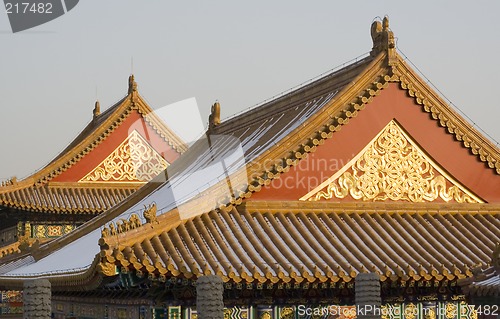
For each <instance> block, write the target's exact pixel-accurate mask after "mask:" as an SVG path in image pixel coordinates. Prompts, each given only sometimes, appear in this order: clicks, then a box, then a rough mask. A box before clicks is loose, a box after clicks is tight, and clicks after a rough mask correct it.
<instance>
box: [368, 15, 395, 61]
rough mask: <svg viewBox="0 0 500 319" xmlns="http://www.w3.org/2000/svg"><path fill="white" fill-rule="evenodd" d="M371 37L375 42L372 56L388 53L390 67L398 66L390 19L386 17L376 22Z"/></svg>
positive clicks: (372, 27)
mask: <svg viewBox="0 0 500 319" xmlns="http://www.w3.org/2000/svg"><path fill="white" fill-rule="evenodd" d="M371 36H372V40H373V48H372V51H371V53H370V54H371V55H372V56H376V55H378V54H379V53H381V52H384V51H385V52H386V53H387V62H388V64H389V66H393V65H395V64H397V61H398V59H397V56H396V41H395V39H394V33H393V32H392V31H391V29H390V28H389V18H388V17H387V16H385V17H384V19H383V20H382V21H378V20H377V21H374V22H373V23H372V26H371Z"/></svg>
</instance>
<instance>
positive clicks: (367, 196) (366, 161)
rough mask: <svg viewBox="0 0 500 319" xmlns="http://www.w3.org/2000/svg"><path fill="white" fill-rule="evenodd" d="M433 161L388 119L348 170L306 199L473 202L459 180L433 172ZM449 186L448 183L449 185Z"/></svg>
mask: <svg viewBox="0 0 500 319" xmlns="http://www.w3.org/2000/svg"><path fill="white" fill-rule="evenodd" d="M434 166H435V164H433V163H432V160H430V159H428V158H427V156H426V155H425V153H423V152H422V151H421V150H420V149H419V148H418V147H417V146H414V145H413V144H412V143H411V142H410V141H409V139H408V138H407V137H406V135H405V133H404V132H403V131H402V129H401V128H400V127H399V126H398V125H397V124H396V122H394V121H391V122H390V123H389V124H388V125H387V126H386V127H385V129H384V130H383V131H382V132H381V133H380V134H379V135H378V137H377V138H376V139H375V140H374V141H373V142H372V143H371V145H369V147H368V148H367V149H365V150H364V152H363V153H362V154H361V156H359V158H358V159H357V160H356V161H355V163H354V164H353V165H352V167H351V168H350V170H347V171H345V172H344V173H343V174H342V175H340V176H339V177H338V178H337V179H336V180H334V181H333V182H331V183H330V184H329V185H328V186H327V188H326V190H324V191H320V192H318V193H316V194H315V195H314V196H313V197H311V198H309V200H313V201H316V200H320V199H322V198H324V199H330V198H333V197H336V198H344V197H346V196H347V195H351V196H352V197H353V198H354V199H362V200H365V201H377V200H382V201H383V200H388V199H389V200H394V201H398V200H404V201H410V202H425V201H429V202H431V201H434V200H436V199H437V198H441V199H442V200H444V201H446V202H448V201H450V200H455V201H456V202H459V203H463V202H467V203H476V202H479V200H478V199H477V198H475V197H473V196H471V195H469V194H467V193H465V192H464V191H463V188H461V187H459V185H458V183H456V182H453V181H450V179H446V178H445V177H444V176H442V175H438V174H437V173H436V168H435V167H434ZM450 185H451V186H450Z"/></svg>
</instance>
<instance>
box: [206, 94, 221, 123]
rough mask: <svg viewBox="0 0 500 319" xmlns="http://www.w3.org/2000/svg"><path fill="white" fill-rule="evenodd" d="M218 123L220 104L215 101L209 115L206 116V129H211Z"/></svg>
mask: <svg viewBox="0 0 500 319" xmlns="http://www.w3.org/2000/svg"><path fill="white" fill-rule="evenodd" d="M219 124H220V104H219V101H215V103H214V104H213V105H212V110H211V113H210V116H209V117H208V129H209V130H212V129H213V128H214V127H216V126H217V125H219Z"/></svg>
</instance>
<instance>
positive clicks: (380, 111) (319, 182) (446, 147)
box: [248, 83, 500, 203]
mask: <svg viewBox="0 0 500 319" xmlns="http://www.w3.org/2000/svg"><path fill="white" fill-rule="evenodd" d="M326 112H328V111H326ZM392 120H395V121H396V122H397V123H398V125H399V126H400V127H402V128H404V129H403V131H404V132H406V134H407V135H408V136H411V140H412V141H413V144H414V145H417V146H418V147H419V149H420V150H421V152H422V153H423V154H426V155H427V158H428V159H432V161H433V163H435V166H436V167H439V168H440V169H441V172H440V171H438V170H435V174H439V175H440V176H443V178H444V179H445V180H447V181H446V185H447V187H448V188H449V187H451V186H452V185H460V187H458V186H457V187H458V188H459V189H461V190H462V191H463V190H468V191H467V192H465V191H464V193H465V194H467V193H469V194H471V195H474V196H473V197H474V198H476V199H477V200H478V201H484V202H488V203H498V202H500V193H499V192H498V189H500V175H498V174H496V172H495V170H493V169H491V168H489V167H487V166H486V164H485V163H484V162H481V161H480V160H479V159H478V157H477V156H476V155H475V154H472V153H471V151H470V150H469V149H468V148H467V147H465V146H464V145H463V143H462V142H461V141H457V140H456V139H455V136H454V135H453V134H450V133H449V132H448V130H447V129H446V128H445V127H442V126H441V125H440V123H439V120H436V119H435V118H433V117H432V116H430V115H429V113H427V112H425V111H424V110H423V109H422V107H421V106H420V105H418V104H417V103H416V101H415V98H413V97H411V96H409V95H408V94H407V91H406V90H404V89H402V88H400V87H399V85H398V84H397V83H389V85H388V87H387V88H385V89H383V90H381V91H380V94H379V95H377V96H375V97H374V98H373V100H372V101H371V102H370V103H368V104H367V105H366V106H365V108H364V109H363V110H361V111H359V114H358V115H357V116H356V117H353V118H350V119H349V122H348V123H345V124H344V125H343V126H342V129H341V130H340V131H337V132H334V133H333V135H332V137H331V138H329V139H326V140H325V141H324V143H322V144H321V145H318V146H317V148H316V150H315V151H314V152H312V153H309V154H307V156H306V157H305V158H302V159H301V160H300V161H299V162H298V164H297V165H295V166H292V167H290V169H289V170H288V171H286V172H283V173H281V174H280V176H279V178H276V179H273V180H272V181H270V183H269V184H268V185H266V186H263V187H262V189H261V190H260V191H258V192H256V193H254V194H253V195H252V197H251V198H249V199H248V200H251V201H254V200H299V199H300V198H303V197H304V195H306V194H309V193H310V192H312V191H313V190H318V187H320V186H323V187H321V189H323V188H324V187H325V186H326V185H327V184H328V183H327V181H330V182H331V180H330V178H331V177H332V176H340V175H341V174H342V173H339V172H340V171H341V170H342V169H343V168H345V167H350V165H348V164H349V163H350V162H351V161H352V160H353V159H354V158H355V157H356V155H358V154H360V153H362V151H363V149H364V148H365V147H367V145H369V144H370V142H371V141H372V140H373V139H374V137H375V136H377V134H379V133H380V132H382V131H383V129H384V128H385V126H386V125H387V124H388V123H389V122H391V121H392ZM307 125H311V124H310V123H304V127H306V126H307ZM317 129H319V128H317ZM325 183H326V184H325ZM471 198H472V197H471ZM335 200H339V201H346V200H347V201H356V199H354V198H352V197H351V196H347V197H345V198H343V199H340V198H335ZM436 200H438V201H443V202H444V201H445V200H444V199H442V198H441V197H439V198H438V199H436ZM453 201H454V200H453Z"/></svg>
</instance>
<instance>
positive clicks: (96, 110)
mask: <svg viewBox="0 0 500 319" xmlns="http://www.w3.org/2000/svg"><path fill="white" fill-rule="evenodd" d="M93 113H94V119H96V118H97V117H98V116H99V114H101V105H100V104H99V100H96V101H95V106H94V111H93Z"/></svg>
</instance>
